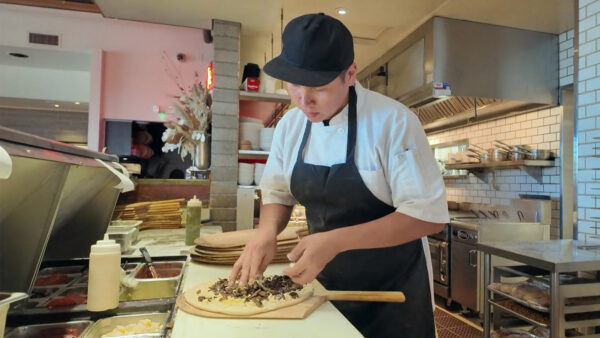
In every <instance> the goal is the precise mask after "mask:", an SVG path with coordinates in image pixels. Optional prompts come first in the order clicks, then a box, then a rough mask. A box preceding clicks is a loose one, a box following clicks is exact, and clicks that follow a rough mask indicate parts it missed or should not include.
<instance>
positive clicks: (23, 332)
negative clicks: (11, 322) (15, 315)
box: [5, 320, 92, 338]
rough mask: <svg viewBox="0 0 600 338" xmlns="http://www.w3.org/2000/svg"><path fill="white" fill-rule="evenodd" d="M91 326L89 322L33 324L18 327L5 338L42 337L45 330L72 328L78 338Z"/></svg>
mask: <svg viewBox="0 0 600 338" xmlns="http://www.w3.org/2000/svg"><path fill="white" fill-rule="evenodd" d="M91 324H92V322H91V321H89V320H78V321H73V322H66V323H50V324H35V325H26V326H19V327H17V328H15V329H13V330H12V331H10V333H8V334H7V335H6V336H5V338H26V337H40V336H42V337H44V335H43V334H44V332H45V331H46V330H53V329H61V328H72V329H77V330H79V332H80V333H79V337H82V336H83V335H84V334H85V332H86V329H87V328H88V327H89V326H90V325H91Z"/></svg>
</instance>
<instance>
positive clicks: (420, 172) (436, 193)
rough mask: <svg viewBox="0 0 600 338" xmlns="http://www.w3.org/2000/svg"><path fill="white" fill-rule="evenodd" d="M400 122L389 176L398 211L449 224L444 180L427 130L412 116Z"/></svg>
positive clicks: (395, 134) (395, 135)
mask: <svg viewBox="0 0 600 338" xmlns="http://www.w3.org/2000/svg"><path fill="white" fill-rule="evenodd" d="M397 122H398V123H397V125H396V130H394V132H393V133H392V135H394V136H392V140H391V141H390V145H391V146H390V148H391V149H390V152H389V153H388V154H389V156H390V158H389V159H388V167H389V168H388V175H387V176H388V180H389V184H390V188H391V192H392V200H393V203H394V207H395V208H396V211H397V212H400V213H402V214H406V215H408V216H411V217H414V218H417V219H420V220H423V221H427V222H433V223H448V222H449V221H450V218H449V215H448V205H447V200H446V189H445V187H444V180H443V178H442V175H441V172H440V170H439V167H438V165H437V162H436V160H435V158H434V156H433V152H432V151H431V148H430V146H429V142H428V140H427V137H426V136H425V132H424V131H423V127H422V126H421V124H420V122H419V120H418V118H417V117H416V116H415V115H414V114H412V113H411V112H407V113H406V114H405V115H404V118H403V119H402V120H401V121H397ZM393 129H394V128H393Z"/></svg>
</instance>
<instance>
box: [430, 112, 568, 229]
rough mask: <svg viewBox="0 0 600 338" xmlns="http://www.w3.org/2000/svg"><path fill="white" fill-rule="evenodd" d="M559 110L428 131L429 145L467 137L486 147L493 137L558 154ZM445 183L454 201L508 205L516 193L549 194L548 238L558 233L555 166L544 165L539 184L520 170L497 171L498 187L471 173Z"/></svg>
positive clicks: (493, 139) (558, 196)
mask: <svg viewBox="0 0 600 338" xmlns="http://www.w3.org/2000/svg"><path fill="white" fill-rule="evenodd" d="M562 111H563V110H562V107H556V108H551V109H544V110H539V111H535V112H530V113H526V114H522V115H517V116H511V117H505V118H501V119H497V120H492V121H488V122H483V123H479V124H473V125H471V126H466V127H462V128H456V129H452V130H448V131H444V132H440V133H435V134H430V135H428V139H429V143H430V144H431V145H432V146H433V145H435V144H439V143H446V142H452V141H459V140H463V139H469V143H470V144H476V145H478V146H481V147H483V148H485V149H487V148H491V147H492V146H493V144H494V141H495V140H500V141H503V142H505V143H508V144H510V145H515V144H524V145H529V146H531V147H533V148H539V149H550V150H551V151H553V152H554V153H555V154H557V156H560V155H559V154H560V121H561V120H562ZM445 183H446V192H447V195H448V200H451V201H457V202H471V203H491V204H501V205H507V204H508V203H509V200H510V199H518V198H519V194H524V193H525V194H536V195H545V196H550V197H551V199H552V223H551V238H558V236H559V224H560V209H559V207H560V206H559V198H560V170H559V168H558V167H552V168H544V169H543V170H542V183H538V182H537V181H536V180H535V179H534V178H533V177H531V176H529V175H527V173H526V172H524V171H522V170H520V169H502V170H497V171H496V185H497V188H498V189H497V190H495V189H494V188H493V187H492V186H491V185H490V184H487V183H485V182H484V181H482V180H480V179H479V178H477V177H475V176H474V175H472V174H470V175H469V176H468V177H466V178H459V179H446V180H445Z"/></svg>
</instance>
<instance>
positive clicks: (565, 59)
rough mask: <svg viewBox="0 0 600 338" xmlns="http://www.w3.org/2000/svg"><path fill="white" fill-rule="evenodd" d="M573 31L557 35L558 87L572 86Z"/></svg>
mask: <svg viewBox="0 0 600 338" xmlns="http://www.w3.org/2000/svg"><path fill="white" fill-rule="evenodd" d="M574 34H575V31H574V30H573V29H571V30H569V31H566V32H563V33H561V34H559V35H558V53H559V54H558V55H559V57H558V59H559V77H560V79H559V85H560V86H561V87H562V86H566V85H570V84H573V71H574V68H575V67H574V66H573V35H574Z"/></svg>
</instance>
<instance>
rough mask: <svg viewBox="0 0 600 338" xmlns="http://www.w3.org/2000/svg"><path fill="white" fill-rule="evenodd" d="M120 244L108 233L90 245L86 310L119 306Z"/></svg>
mask: <svg viewBox="0 0 600 338" xmlns="http://www.w3.org/2000/svg"><path fill="white" fill-rule="evenodd" d="M120 275H121V246H120V245H119V244H118V243H117V242H115V241H114V240H112V239H108V234H105V235H104V239H103V240H99V241H98V242H96V244H94V245H92V248H91V250H90V267H89V276H88V295H87V297H88V299H87V309H88V311H105V310H110V309H114V308H116V307H117V306H119V288H120V285H121V283H120Z"/></svg>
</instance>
